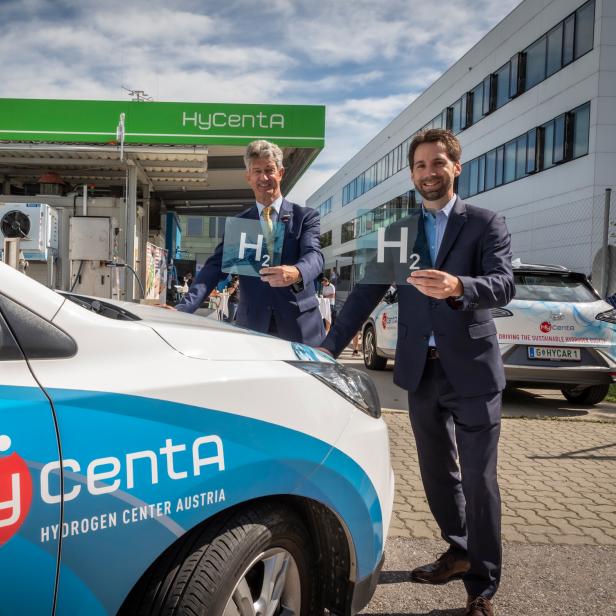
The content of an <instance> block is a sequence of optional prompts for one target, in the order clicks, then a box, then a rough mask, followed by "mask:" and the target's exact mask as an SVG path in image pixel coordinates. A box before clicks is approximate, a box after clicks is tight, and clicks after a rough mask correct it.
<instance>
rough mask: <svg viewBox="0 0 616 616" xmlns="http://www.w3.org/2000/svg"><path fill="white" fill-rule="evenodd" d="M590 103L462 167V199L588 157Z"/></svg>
mask: <svg viewBox="0 0 616 616" xmlns="http://www.w3.org/2000/svg"><path fill="white" fill-rule="evenodd" d="M589 132H590V103H585V104H584V105H580V106H579V107H576V108H575V109H573V110H572V111H569V112H567V113H566V114H563V115H560V116H558V117H557V118H554V119H553V120H550V121H549V122H546V123H545V124H543V125H542V126H539V127H537V128H532V129H531V130H529V131H528V132H526V133H524V134H522V135H519V136H518V137H516V138H515V139H512V140H511V141H508V142H507V143H505V144H504V145H501V146H499V147H497V148H494V149H493V150H490V151H489V152H486V153H485V154H481V155H480V156H478V157H477V158H473V159H472V160H469V161H466V162H465V163H464V164H463V165H462V173H461V174H460V177H459V178H458V183H457V193H458V194H459V195H460V197H462V198H463V199H465V198H467V197H472V196H473V195H476V194H478V193H481V192H484V191H487V190H492V189H493V188H496V187H498V186H502V185H503V184H507V183H508V182H514V181H515V180H519V179H522V178H523V177H526V176H528V175H529V174H532V173H538V172H540V171H545V170H546V169H549V168H551V167H554V165H556V164H559V163H564V162H567V161H569V160H573V159H576V158H579V157H580V156H585V155H586V154H588V141H589Z"/></svg>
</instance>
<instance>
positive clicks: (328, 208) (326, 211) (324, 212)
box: [316, 197, 332, 218]
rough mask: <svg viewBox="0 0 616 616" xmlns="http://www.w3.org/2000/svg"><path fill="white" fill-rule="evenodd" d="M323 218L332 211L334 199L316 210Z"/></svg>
mask: <svg viewBox="0 0 616 616" xmlns="http://www.w3.org/2000/svg"><path fill="white" fill-rule="evenodd" d="M316 209H317V210H318V212H319V215H320V216H321V218H325V216H327V215H328V214H329V213H330V212H331V211H332V198H331V197H330V198H329V199H326V200H325V201H323V203H321V205H319V207H317V208H316Z"/></svg>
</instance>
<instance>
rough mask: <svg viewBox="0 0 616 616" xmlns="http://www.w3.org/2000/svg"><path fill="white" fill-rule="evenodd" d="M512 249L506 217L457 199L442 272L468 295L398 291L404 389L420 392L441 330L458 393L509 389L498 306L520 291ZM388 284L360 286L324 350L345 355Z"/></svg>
mask: <svg viewBox="0 0 616 616" xmlns="http://www.w3.org/2000/svg"><path fill="white" fill-rule="evenodd" d="M510 245H511V237H510V235H509V232H508V230H507V227H506V225H505V220H504V218H503V217H502V216H499V215H497V214H495V213H494V212H491V211H489V210H485V209H482V208H478V207H474V206H472V205H469V204H467V203H465V202H464V201H462V200H460V199H459V198H458V199H457V200H456V202H455V204H454V207H453V209H452V211H451V213H450V215H449V220H448V222H447V227H446V229H445V234H444V237H443V241H442V242H441V246H440V249H439V252H438V255H437V257H436V262H435V263H434V268H435V269H439V270H443V271H445V272H448V273H450V274H453V275H455V276H458V277H459V278H460V280H461V281H462V284H463V286H464V294H463V296H462V298H461V299H460V300H457V301H456V300H453V299H452V298H449V299H447V300H436V299H433V298H430V297H427V296H426V295H423V294H422V293H420V292H419V291H418V290H417V289H415V287H413V286H412V285H409V284H404V285H399V286H398V341H397V346H396V365H395V370H394V382H395V383H396V384H397V385H399V386H400V387H403V388H404V389H407V390H410V391H415V390H416V389H417V387H418V385H419V382H420V380H421V377H422V374H423V371H424V367H425V362H426V357H427V347H428V341H429V338H430V333H431V332H433V333H434V338H435V342H436V347H437V349H438V351H439V356H440V361H441V366H442V368H443V370H444V372H445V374H446V376H447V378H448V380H449V382H450V383H451V385H452V387H453V388H454V390H455V391H456V393H458V394H459V395H460V396H465V397H470V396H479V395H483V394H488V393H491V392H497V391H500V390H502V389H503V388H504V387H505V373H504V369H503V362H502V359H501V355H500V351H499V347H498V340H497V335H496V325H495V324H494V320H493V318H492V315H491V312H490V309H491V308H495V307H498V306H504V305H505V304H507V303H509V301H510V300H511V299H512V298H513V296H514V294H515V287H514V284H513V273H512V270H511V248H510ZM388 287H389V285H386V284H384V285H367V284H359V285H356V286H355V288H354V289H353V291H352V293H351V295H350V296H349V297H348V299H347V301H346V303H345V306H344V308H343V310H342V311H341V313H340V314H339V315H338V317H337V318H336V322H335V324H334V326H333V327H332V329H331V330H330V332H329V334H328V336H327V337H326V339H325V340H324V342H323V344H322V346H323V347H325V348H326V349H328V350H329V351H330V352H332V353H333V354H334V355H335V356H337V355H339V354H340V353H341V352H342V349H344V347H345V346H346V345H347V344H348V343H349V341H350V340H351V338H352V337H353V335H354V334H355V332H357V331H358V330H359V329H360V328H361V326H362V324H363V322H364V321H365V320H366V318H367V317H368V316H369V314H370V313H371V312H372V310H373V309H374V308H375V306H376V305H377V304H378V302H379V301H380V299H381V298H382V296H383V294H384V293H385V291H386V290H387V288H388Z"/></svg>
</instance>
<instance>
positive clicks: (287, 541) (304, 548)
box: [120, 504, 323, 616]
mask: <svg viewBox="0 0 616 616" xmlns="http://www.w3.org/2000/svg"><path fill="white" fill-rule="evenodd" d="M178 547H179V549H178ZM178 547H176V548H175V549H174V550H170V551H168V552H165V554H164V555H163V557H162V558H161V559H159V561H157V563H156V565H155V566H154V567H153V568H152V569H151V570H150V571H148V573H147V574H146V576H145V578H144V579H143V580H142V582H140V585H141V588H135V590H134V591H133V593H131V595H132V596H129V598H128V599H127V601H126V602H125V605H124V606H123V609H122V611H121V612H120V613H121V614H126V615H128V614H131V615H136V614H139V615H141V614H143V615H144V616H145V615H146V614H147V615H162V614H165V615H169V616H171V615H180V614H181V615H184V614H190V615H191V616H192V615H195V616H196V615H203V616H240V615H242V616H244V615H254V616H265V615H267V616H270V615H271V616H277V615H283V614H284V615H285V616H300V615H301V616H304V615H309V616H320V615H322V614H323V609H322V608H321V607H320V605H319V601H318V597H317V590H318V588H319V576H318V571H317V567H316V565H315V562H316V559H315V557H314V548H313V546H312V542H311V540H310V536H309V535H308V532H307V530H306V527H305V525H304V524H303V522H302V520H301V519H300V518H299V516H298V515H297V514H296V513H295V512H294V511H293V510H292V509H290V508H287V507H274V506H272V505H267V504H264V505H258V506H254V507H250V508H248V509H244V510H242V511H240V512H238V513H236V514H235V515H233V516H232V517H231V518H230V519H228V520H227V521H226V522H225V523H224V524H223V525H222V526H221V525H217V527H216V528H215V529H212V527H211V525H210V526H207V527H205V529H201V528H199V529H197V530H196V531H194V532H192V533H189V534H188V536H187V537H186V538H185V539H184V540H183V541H181V542H180V546H178Z"/></svg>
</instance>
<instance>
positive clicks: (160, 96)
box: [0, 0, 520, 203]
mask: <svg viewBox="0 0 616 616" xmlns="http://www.w3.org/2000/svg"><path fill="white" fill-rule="evenodd" d="M519 1H520V0H466V1H465V2H462V1H461V0H439V1H438V2H428V1H426V0H405V1H403V0H380V1H379V0H328V1H322V0H267V1H265V2H255V1H254V0H217V1H216V2H212V1H210V0H174V1H173V2H168V1H160V0H0V58H1V59H2V79H1V80H0V97H2V98H10V97H13V98H65V99H80V98H83V99H100V100H128V99H129V98H130V97H129V95H128V93H127V92H126V91H125V90H124V89H123V86H125V87H128V88H130V89H135V90H144V91H145V92H147V93H148V94H149V95H150V96H152V97H153V98H154V100H156V101H185V102H226V103H232V102H238V103H267V104H302V105H311V104H315V105H325V106H326V128H325V144H326V145H325V148H324V149H323V151H322V152H321V153H320V154H319V156H318V157H317V159H316V160H315V162H314V163H313V164H312V166H311V167H310V169H309V170H308V171H307V172H306V173H305V174H304V176H303V177H302V178H301V179H300V180H299V182H298V183H297V184H296V186H295V187H294V188H293V190H292V191H291V193H290V194H289V197H290V198H291V199H292V200H294V201H297V202H299V203H303V202H304V201H305V200H306V199H307V198H308V197H309V196H310V195H311V194H312V193H313V192H314V191H316V190H317V189H318V188H319V187H320V186H321V185H322V184H323V183H324V182H325V181H326V180H327V179H328V178H329V177H331V176H332V175H333V174H334V173H335V172H336V171H337V170H338V169H339V168H340V167H341V166H342V165H344V163H345V162H347V161H348V160H349V159H350V158H351V157H352V156H353V155H354V154H356V153H357V151H358V150H360V149H361V148H362V147H363V146H364V145H365V144H366V143H367V142H368V141H370V139H372V138H373V137H374V136H375V135H376V134H377V133H378V132H379V131H380V130H381V129H382V128H384V127H385V126H386V125H387V124H388V123H389V122H390V121H391V120H392V119H394V118H395V117H396V116H397V115H398V114H399V113H400V112H401V111H402V110H403V109H404V108H406V107H407V106H408V105H409V104H410V103H411V102H412V101H413V100H414V99H415V98H416V97H417V96H418V95H419V94H421V93H422V92H423V91H424V90H425V89H426V88H427V87H428V86H430V84H432V83H433V82H434V81H435V79H437V78H438V77H439V75H441V74H442V73H443V72H444V71H446V70H447V68H449V67H450V66H451V65H452V64H453V63H454V62H455V61H456V60H458V59H459V58H460V57H461V56H462V55H463V54H464V53H465V52H466V51H468V50H469V49H470V48H471V47H472V46H473V45H474V44H475V43H476V42H477V41H479V40H480V39H481V38H482V37H483V36H484V35H485V34H486V33H487V32H488V31H489V30H490V29H491V28H492V27H493V26H495V25H496V24H497V23H498V22H499V21H500V20H501V19H503V17H505V16H506V15H507V14H508V13H509V12H510V11H511V10H512V9H513V8H515V6H517V5H518V4H519Z"/></svg>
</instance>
